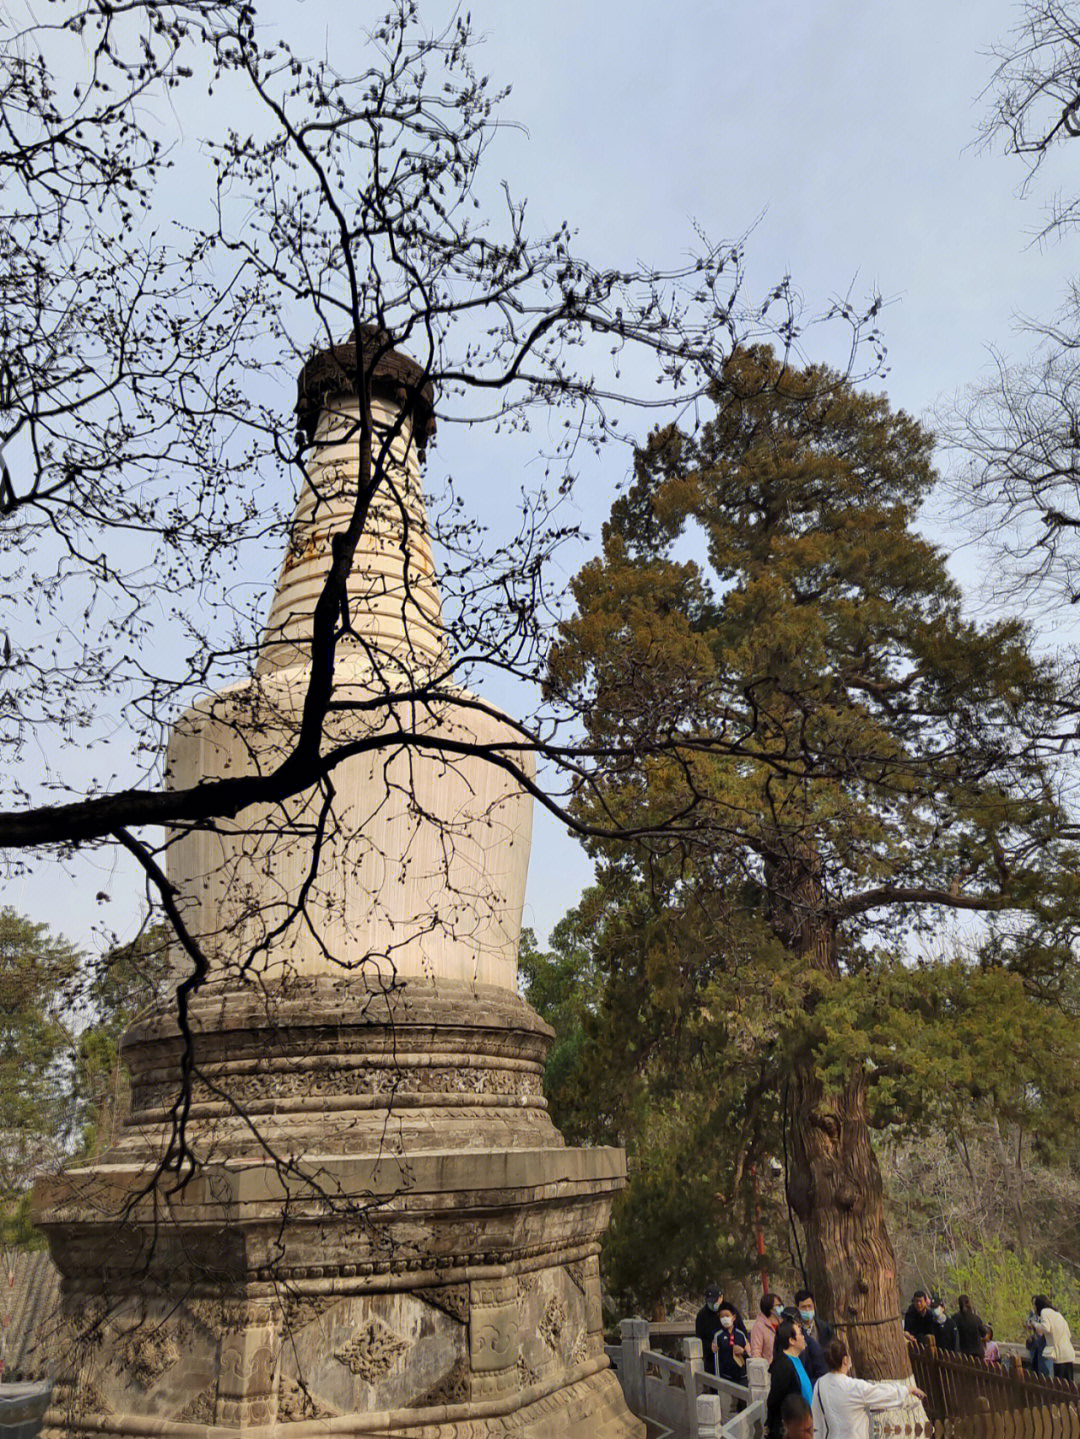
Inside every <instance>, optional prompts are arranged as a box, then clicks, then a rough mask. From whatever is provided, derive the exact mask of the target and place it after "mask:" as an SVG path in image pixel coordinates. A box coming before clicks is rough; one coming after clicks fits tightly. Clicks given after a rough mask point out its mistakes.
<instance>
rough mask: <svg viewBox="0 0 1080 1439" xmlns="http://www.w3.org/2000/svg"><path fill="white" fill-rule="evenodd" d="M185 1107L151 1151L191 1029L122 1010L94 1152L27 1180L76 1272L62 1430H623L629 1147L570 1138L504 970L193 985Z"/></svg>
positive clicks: (626, 1430)
mask: <svg viewBox="0 0 1080 1439" xmlns="http://www.w3.org/2000/svg"><path fill="white" fill-rule="evenodd" d="M192 1019H193V1023H194V1025H195V1027H196V1051H195V1053H196V1070H197V1073H196V1078H195V1083H194V1087H193V1091H192V1105H191V1110H190V1115H189V1117H188V1121H187V1123H188V1133H189V1138H190V1141H191V1144H192V1148H193V1149H194V1150H195V1151H196V1153H197V1154H198V1156H199V1160H200V1164H199V1168H198V1170H197V1172H196V1174H195V1176H194V1177H193V1178H192V1179H191V1180H190V1182H189V1183H188V1184H187V1185H186V1186H184V1188H183V1189H181V1190H179V1191H177V1192H175V1193H172V1194H169V1193H168V1189H169V1185H168V1183H167V1182H162V1181H160V1180H159V1182H158V1184H157V1185H156V1186H155V1188H154V1189H153V1190H150V1189H149V1188H148V1184H147V1181H148V1177H149V1176H150V1175H151V1174H152V1172H153V1165H154V1162H155V1160H156V1158H157V1157H158V1156H159V1155H160V1153H161V1152H162V1145H163V1137H164V1136H165V1134H167V1132H168V1129H169V1125H170V1123H171V1116H170V1104H171V1102H172V1099H173V1097H174V1096H175V1093H176V1076H177V1065H178V1061H179V1056H180V1052H181V1040H180V1037H179V1035H178V1033H177V1031H176V1028H175V1023H174V1021H173V1020H172V1019H171V1018H169V1017H168V1016H167V1015H165V1014H161V1015H158V1016H155V1017H152V1018H151V1019H150V1020H148V1021H146V1022H144V1023H143V1024H141V1025H139V1026H137V1027H136V1028H135V1029H134V1030H132V1031H131V1033H130V1034H129V1036H128V1038H127V1041H126V1045H125V1058H126V1060H127V1062H128V1064H129V1066H130V1068H131V1072H132V1084H133V1104H132V1111H131V1115H130V1117H129V1120H128V1123H127V1127H126V1129H125V1131H124V1134H123V1136H122V1138H121V1139H120V1141H119V1142H118V1143H117V1145H116V1146H115V1148H114V1149H113V1150H112V1151H110V1152H109V1153H108V1154H107V1155H105V1156H104V1157H103V1159H102V1160H101V1162H99V1163H97V1164H95V1165H93V1166H92V1167H89V1168H86V1169H82V1170H71V1171H68V1172H67V1173H66V1174H64V1175H63V1176H62V1177H61V1178H60V1179H58V1180H53V1181H50V1182H49V1183H48V1184H47V1185H43V1186H42V1187H41V1188H40V1189H39V1192H38V1210H39V1223H40V1224H41V1225H42V1226H43V1227H44V1228H45V1229H46V1231H47V1233H48V1235H49V1238H50V1243H51V1247H52V1251H53V1256H54V1259H55V1261H56V1263H57V1265H58V1267H59V1269H60V1271H61V1273H62V1275H63V1285H62V1291H63V1293H62V1307H63V1311H64V1315H65V1323H66V1333H65V1334H64V1335H63V1336H62V1337H58V1342H57V1350H58V1352H57V1359H58V1360H59V1361H60V1365H59V1370H60V1372H59V1373H58V1385H57V1401H56V1403H55V1404H54V1407H53V1409H52V1410H51V1411H50V1416H49V1427H48V1428H47V1430H46V1433H47V1434H51V1435H52V1436H53V1439H60V1436H64V1439H72V1436H75V1435H83V1434H87V1433H94V1434H100V1435H108V1436H116V1439H119V1436H125V1439H127V1436H136V1435H151V1434H161V1435H164V1434H169V1435H176V1436H177V1439H182V1436H189V1439H196V1436H197V1439H226V1436H234V1435H236V1436H239V1435H244V1436H256V1435H258V1436H267V1439H269V1436H274V1439H282V1436H285V1435H288V1436H296V1439H308V1436H314V1435H317V1434H318V1435H361V1434H364V1435H369V1434H394V1435H401V1436H406V1435H407V1436H413V1439H421V1436H422V1439H436V1436H439V1439H443V1436H446V1439H450V1436H451V1435H453V1436H458V1439H461V1436H475V1439H480V1436H489V1435H490V1436H495V1435H520V1436H521V1439H542V1436H549V1435H550V1436H561V1435H566V1436H571V1435H574V1436H578V1435H581V1436H584V1435H586V1434H587V1435H589V1436H590V1439H629V1436H631V1435H639V1434H640V1433H641V1427H640V1425H639V1424H638V1422H637V1421H636V1420H634V1419H632V1418H631V1416H630V1415H629V1413H628V1412H627V1410H626V1408H625V1405H624V1402H623V1399H622V1395H621V1391H620V1389H619V1385H618V1383H617V1381H616V1379H615V1377H614V1374H613V1373H612V1372H611V1371H610V1369H609V1368H608V1361H607V1359H606V1358H605V1355H604V1348H603V1335H602V1332H601V1330H602V1325H601V1310H600V1288H599V1274H598V1260H597V1256H598V1252H599V1241H600V1237H601V1235H602V1233H603V1232H604V1230H605V1228H606V1226H607V1222H608V1217H609V1214H610V1208H611V1202H612V1199H613V1197H614V1195H615V1193H616V1192H617V1191H618V1190H619V1188H621V1186H622V1185H623V1183H624V1182H625V1177H624V1176H625V1161H624V1158H623V1155H622V1152H621V1151H619V1150H611V1149H592V1150H581V1149H568V1148H566V1146H565V1145H564V1144H563V1141H562V1139H561V1137H560V1135H559V1134H558V1132H557V1131H556V1129H555V1128H554V1126H553V1125H552V1123H551V1120H550V1118H549V1117H548V1114H547V1109H546V1104H545V1101H544V1099H543V1096H542V1092H541V1076H542V1066H543V1060H544V1057H545V1055H546V1051H547V1047H548V1045H549V1043H550V1031H549V1030H548V1029H547V1027H546V1026H545V1025H544V1024H542V1022H541V1021H540V1020H539V1019H538V1018H537V1016H536V1015H535V1014H534V1013H533V1012H532V1011H531V1010H530V1009H529V1007H528V1006H527V1005H526V1004H525V1003H524V1002H523V1001H522V1000H521V999H520V998H518V997H517V996H516V995H515V994H513V993H512V992H511V991H508V990H506V989H504V988H501V987H496V986H484V985H474V986H470V985H467V984H464V983H462V982H453V981H444V982H440V983H439V984H435V983H433V982H429V981H423V980H416V979H410V980H408V981H406V982H403V983H401V984H398V985H396V986H386V985H384V983H383V982H382V981H380V980H378V979H373V980H370V981H369V980H364V979H360V978H357V977H348V978H342V979H339V980H334V979H331V978H328V977H323V978H319V979H311V980H304V981H297V982H294V984H293V985H292V986H290V987H289V988H288V989H287V990H282V991H278V992H272V991H269V990H267V989H266V987H265V986H263V985H259V986H254V985H253V986H251V987H248V988H245V989H243V990H238V989H236V988H228V987H224V986H221V985H211V986H207V988H206V989H205V990H203V991H202V992H201V993H200V994H199V995H198V996H197V998H196V1001H195V1003H194V1006H193V1013H192Z"/></svg>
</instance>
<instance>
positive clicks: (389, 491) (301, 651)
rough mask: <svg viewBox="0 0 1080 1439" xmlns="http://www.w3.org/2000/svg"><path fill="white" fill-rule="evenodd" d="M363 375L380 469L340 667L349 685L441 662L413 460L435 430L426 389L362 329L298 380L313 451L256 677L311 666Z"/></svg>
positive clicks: (349, 477) (353, 492) (415, 371)
mask: <svg viewBox="0 0 1080 1439" xmlns="http://www.w3.org/2000/svg"><path fill="white" fill-rule="evenodd" d="M365 373H367V374H369V375H370V388H371V415H372V428H373V437H372V454H373V461H372V462H373V465H376V466H379V467H380V468H381V469H382V470H383V474H382V477H381V480H380V482H379V485H378V488H377V489H376V491H375V495H374V497H373V499H372V503H371V509H370V511H369V514H368V517H367V521H366V524H365V526H364V532H363V535H362V536H361V538H360V542H359V544H358V546H357V549H356V554H355V557H354V561H353V566H352V571H351V573H350V576H349V581H348V608H349V621H350V629H351V633H350V634H347V635H345V636H344V637H343V639H342V641H341V644H340V647H339V651H338V662H339V665H340V666H342V667H343V668H344V670H345V671H346V672H347V678H348V679H349V680H350V681H353V682H357V681H360V682H362V680H363V676H364V672H365V671H366V672H369V673H371V674H372V676H374V674H375V672H378V674H379V676H380V679H381V680H382V681H383V682H384V683H385V682H386V681H388V680H389V681H391V682H393V683H396V682H399V681H401V680H404V681H406V682H408V681H409V680H415V679H420V678H423V677H424V676H425V675H427V674H429V673H430V672H431V670H432V669H434V668H437V667H438V665H439V663H440V662H441V659H442V656H443V653H444V634H443V626H442V613H441V606H440V602H439V592H438V587H437V585H436V583H435V573H434V564H433V562H432V556H431V542H430V536H429V531H428V522H427V513H426V510H425V508H424V500H423V492H422V484H421V471H420V466H421V461H422V458H423V455H424V451H425V448H426V446H427V442H428V439H429V438H430V435H431V433H432V431H433V429H434V421H433V416H432V398H433V395H432V387H431V385H430V384H429V383H427V382H426V381H425V377H424V372H423V370H421V368H420V366H419V365H417V364H416V363H415V361H413V360H412V359H410V358H409V357H408V356H407V355H402V354H400V353H399V352H398V351H396V350H393V349H390V348H388V341H387V338H386V336H385V335H384V334H382V333H381V332H379V331H378V330H376V329H375V328H374V327H365V328H364V329H363V330H362V331H361V334H360V343H359V345H358V344H357V339H356V332H354V334H353V335H352V336H350V338H349V340H348V341H347V342H346V343H345V344H344V345H336V346H334V347H333V348H332V349H329V350H324V351H322V352H320V353H319V354H317V355H315V356H314V357H313V358H312V359H311V360H309V361H308V363H307V364H306V365H305V366H304V369H303V371H302V372H301V375H300V381H299V396H298V403H297V412H298V416H299V420H300V425H301V428H302V430H303V431H304V432H305V433H306V434H307V436H308V439H309V441H310V442H311V448H310V450H309V455H310V458H309V460H308V464H307V477H306V480H305V483H304V486H303V489H302V491H301V494H300V498H299V501H298V503H297V507H296V513H295V516H294V518H293V525H292V533H291V537H290V542H289V547H288V550H287V552H286V555H285V560H284V563H283V565H282V568H281V574H280V577H279V579H278V585H277V590H276V593H275V595H274V601H273V604H272V606H271V609H270V615H269V618H268V620H267V624H266V630H265V633H264V636H263V641H262V644H261V646H260V651H259V657H258V661H257V665H256V669H257V672H258V673H259V674H264V675H265V674H268V673H270V672H271V671H273V670H278V669H292V668H296V667H303V666H305V665H306V664H307V662H308V657H309V653H310V642H311V627H312V617H313V615H314V611H315V605H316V602H317V600H318V598H319V595H320V593H321V592H322V589H323V586H324V584H325V582H326V578H327V575H328V573H329V570H330V563H331V540H332V537H333V535H334V534H335V533H337V532H339V531H341V530H342V529H344V528H345V527H346V525H347V524H348V523H349V520H350V518H351V517H352V513H353V507H354V505H355V503H356V497H357V494H358V491H359V486H360V480H361V476H360V435H361V418H360V400H359V398H358V395H357V379H358V376H360V375H363V374H365Z"/></svg>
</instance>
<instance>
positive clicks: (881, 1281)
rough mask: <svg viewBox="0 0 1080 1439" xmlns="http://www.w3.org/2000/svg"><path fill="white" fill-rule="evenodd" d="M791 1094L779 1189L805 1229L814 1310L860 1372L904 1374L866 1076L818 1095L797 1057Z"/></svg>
mask: <svg viewBox="0 0 1080 1439" xmlns="http://www.w3.org/2000/svg"><path fill="white" fill-rule="evenodd" d="M792 1100H793V1103H792V1123H791V1133H790V1136H789V1144H790V1166H789V1170H788V1197H789V1199H790V1201H791V1207H792V1209H793V1210H794V1212H795V1214H796V1215H797V1216H798V1218H799V1219H800V1220H801V1221H802V1226H803V1229H804V1232H805V1235H806V1267H807V1277H808V1279H809V1282H810V1287H811V1288H812V1289H813V1291H814V1298H815V1300H816V1301H817V1306H818V1309H819V1310H820V1312H821V1313H822V1314H823V1315H824V1317H825V1318H826V1319H828V1320H831V1321H832V1322H833V1323H834V1324H835V1326H836V1330H837V1333H838V1334H839V1336H840V1337H841V1338H842V1339H843V1340H845V1342H846V1343H847V1346H848V1348H849V1349H850V1351H851V1363H852V1367H853V1369H854V1372H855V1373H856V1374H857V1375H858V1376H859V1378H860V1379H906V1378H907V1377H908V1376H909V1375H910V1374H911V1361H910V1359H909V1357H908V1348H907V1341H906V1340H905V1338H904V1331H903V1324H902V1320H901V1317H900V1300H899V1292H898V1290H897V1286H896V1259H895V1256H894V1255H893V1249H892V1244H891V1243H890V1241H889V1235H888V1231H887V1229H886V1227H885V1214H884V1206H883V1203H882V1192H883V1191H882V1184H881V1171H880V1170H879V1169H878V1162H877V1156H876V1155H875V1154H874V1151H873V1148H872V1146H871V1144H870V1126H869V1124H868V1123H867V1117H866V1081H865V1079H864V1078H863V1075H862V1074H861V1073H858V1074H853V1075H852V1076H851V1077H850V1078H849V1080H848V1082H847V1084H846V1086H845V1087H844V1089H843V1090H842V1091H841V1092H839V1093H834V1094H826V1093H825V1090H824V1087H823V1085H822V1083H821V1081H820V1079H819V1078H818V1077H817V1074H816V1072H815V1070H814V1067H813V1064H812V1062H811V1061H810V1058H809V1056H806V1057H804V1058H803V1059H802V1060H801V1061H800V1062H798V1063H797V1064H796V1066H795V1069H794V1073H793V1076H792Z"/></svg>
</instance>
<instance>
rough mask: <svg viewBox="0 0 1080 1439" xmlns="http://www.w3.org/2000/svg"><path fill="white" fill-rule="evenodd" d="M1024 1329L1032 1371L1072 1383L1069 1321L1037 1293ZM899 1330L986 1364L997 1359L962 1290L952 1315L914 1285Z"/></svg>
mask: <svg viewBox="0 0 1080 1439" xmlns="http://www.w3.org/2000/svg"><path fill="white" fill-rule="evenodd" d="M1025 1328H1026V1331H1027V1336H1028V1344H1027V1347H1028V1355H1029V1358H1030V1362H1031V1367H1032V1369H1033V1370H1034V1371H1035V1372H1036V1373H1037V1374H1043V1375H1046V1376H1047V1377H1048V1378H1054V1379H1067V1380H1068V1381H1069V1383H1070V1384H1071V1383H1072V1382H1073V1365H1074V1361H1075V1359H1076V1352H1075V1350H1074V1349H1073V1343H1072V1334H1071V1332H1070V1330H1069V1322H1068V1320H1067V1319H1066V1318H1065V1316H1064V1315H1063V1314H1061V1313H1060V1312H1059V1311H1058V1310H1057V1309H1055V1308H1054V1306H1053V1305H1052V1304H1051V1303H1050V1301H1049V1299H1047V1297H1046V1295H1045V1294H1036V1295H1035V1297H1034V1298H1033V1299H1032V1301H1031V1313H1030V1314H1029V1315H1028V1317H1027V1321H1026V1325H1025ZM904 1333H905V1334H906V1335H907V1337H908V1342H909V1343H911V1344H927V1343H929V1342H930V1341H931V1340H932V1341H933V1343H934V1344H935V1345H936V1346H937V1347H938V1348H939V1349H944V1350H946V1351H947V1352H949V1353H954V1354H967V1355H969V1356H970V1357H971V1358H973V1359H983V1360H985V1361H986V1363H987V1364H999V1363H1000V1362H1001V1351H1000V1350H999V1349H998V1346H997V1344H996V1343H995V1341H994V1331H993V1328H992V1326H991V1325H989V1324H984V1323H983V1321H982V1320H981V1319H980V1318H979V1316H978V1314H976V1313H975V1309H974V1306H973V1305H972V1303H971V1300H970V1299H969V1298H968V1296H967V1295H966V1294H961V1296H960V1298H959V1300H958V1301H957V1309H956V1313H955V1314H953V1315H951V1316H950V1315H948V1314H946V1312H945V1306H944V1304H942V1302H941V1300H940V1299H939V1298H938V1297H937V1295H933V1296H931V1295H929V1294H927V1292H926V1290H925V1289H917V1290H916V1291H915V1294H914V1296H913V1298H912V1300H911V1304H910V1305H909V1306H908V1311H907V1313H906V1314H905V1315H904Z"/></svg>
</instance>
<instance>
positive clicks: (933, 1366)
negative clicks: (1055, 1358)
mask: <svg viewBox="0 0 1080 1439" xmlns="http://www.w3.org/2000/svg"><path fill="white" fill-rule="evenodd" d="M911 1358H912V1368H913V1370H914V1371H915V1382H916V1383H917V1384H918V1386H919V1388H920V1389H922V1390H923V1391H924V1392H925V1394H926V1412H927V1415H928V1416H929V1418H930V1419H932V1420H934V1421H935V1422H936V1423H937V1422H940V1423H945V1422H946V1421H955V1420H960V1421H966V1420H970V1419H975V1418H983V1419H985V1420H986V1421H989V1427H987V1424H986V1423H984V1425H983V1432H984V1433H986V1434H987V1435H988V1436H990V1435H1000V1436H1003V1439H1013V1436H1015V1439H1023V1436H1026V1439H1080V1389H1078V1388H1077V1387H1076V1386H1075V1385H1073V1384H1069V1383H1067V1382H1066V1381H1065V1380H1064V1379H1047V1378H1045V1377H1044V1376H1042V1375H1040V1374H1033V1373H1032V1372H1031V1371H1030V1370H1027V1369H1021V1368H1020V1366H1019V1365H1016V1364H1010V1365H1003V1364H986V1363H985V1362H984V1361H983V1360H981V1359H972V1358H969V1357H968V1356H967V1355H966V1354H950V1353H946V1352H944V1351H942V1350H940V1349H935V1348H934V1346H933V1345H924V1346H921V1347H920V1348H918V1349H916V1350H914V1351H913V1352H912V1356H911Z"/></svg>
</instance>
